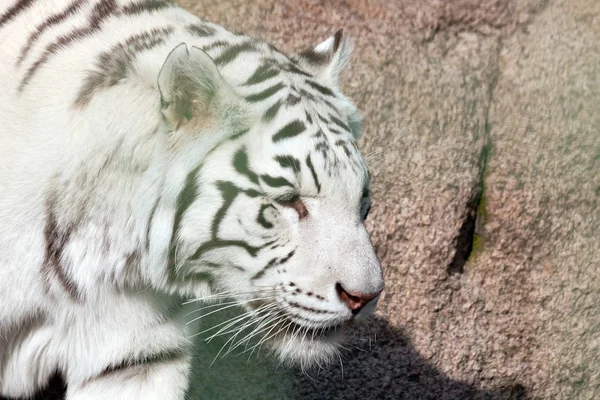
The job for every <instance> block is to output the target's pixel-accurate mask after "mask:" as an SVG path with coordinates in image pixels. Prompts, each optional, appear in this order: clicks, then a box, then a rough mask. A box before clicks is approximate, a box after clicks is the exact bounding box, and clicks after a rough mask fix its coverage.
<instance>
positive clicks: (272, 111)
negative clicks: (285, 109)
mask: <svg viewBox="0 0 600 400" xmlns="http://www.w3.org/2000/svg"><path fill="white" fill-rule="evenodd" d="M281 103H282V101H281V100H277V102H276V103H275V104H273V105H272V106H271V107H269V109H268V110H267V111H266V112H265V115H263V117H262V120H263V122H265V123H267V122H271V121H272V120H273V118H275V116H276V115H277V112H278V111H279V109H280V108H281Z"/></svg>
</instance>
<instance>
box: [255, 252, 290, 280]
mask: <svg viewBox="0 0 600 400" xmlns="http://www.w3.org/2000/svg"><path fill="white" fill-rule="evenodd" d="M295 252H296V250H292V251H290V252H289V253H288V254H287V255H286V256H285V257H283V258H281V259H277V258H273V259H272V260H270V261H269V262H268V263H267V265H265V266H264V267H263V269H261V270H260V271H258V272H257V273H256V274H254V276H253V277H252V278H251V279H252V280H256V279H260V278H262V277H263V276H264V275H265V273H266V272H267V271H268V270H269V269H271V268H273V267H274V266H279V265H282V264H285V263H286V262H288V261H289V259H290V258H292V257H293V256H294V253H295Z"/></svg>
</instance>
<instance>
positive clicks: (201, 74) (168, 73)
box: [158, 43, 232, 130]
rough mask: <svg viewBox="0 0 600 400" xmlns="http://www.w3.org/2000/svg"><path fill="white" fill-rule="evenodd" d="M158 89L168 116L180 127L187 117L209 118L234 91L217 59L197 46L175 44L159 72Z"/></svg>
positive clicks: (165, 113)
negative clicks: (219, 68)
mask: <svg viewBox="0 0 600 400" xmlns="http://www.w3.org/2000/svg"><path fill="white" fill-rule="evenodd" d="M158 90H159V92H160V99H161V108H162V113H163V115H164V117H165V120H166V121H167V123H168V124H169V125H170V127H171V128H173V129H174V130H177V129H178V128H179V127H180V126H182V125H184V124H185V123H187V122H188V121H191V120H198V119H208V118H211V117H214V116H215V110H216V108H217V107H219V103H220V102H222V101H223V99H224V97H226V96H227V95H228V94H230V93H232V90H231V88H230V87H229V85H228V84H227V82H225V80H224V79H223V77H222V76H221V74H220V73H219V70H218V69H217V66H216V65H215V63H214V61H213V60H212V59H211V58H210V56H209V55H208V54H206V53H205V52H204V51H202V50H200V49H199V48H197V47H193V46H192V47H191V48H190V49H189V50H188V48H187V45H186V44H185V43H181V44H180V45H178V46H177V47H175V48H174V49H173V50H172V51H171V52H170V53H169V55H168V56H167V58H166V60H165V62H164V63H163V66H162V68H161V69H160V72H159V73H158Z"/></svg>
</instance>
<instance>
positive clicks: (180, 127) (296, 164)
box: [158, 31, 383, 367]
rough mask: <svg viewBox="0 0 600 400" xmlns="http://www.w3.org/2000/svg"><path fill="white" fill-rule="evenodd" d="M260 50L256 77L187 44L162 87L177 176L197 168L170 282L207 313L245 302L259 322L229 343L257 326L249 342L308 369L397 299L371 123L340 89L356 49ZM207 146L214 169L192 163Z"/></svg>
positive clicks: (177, 222) (177, 219) (184, 195)
mask: <svg viewBox="0 0 600 400" xmlns="http://www.w3.org/2000/svg"><path fill="white" fill-rule="evenodd" d="M252 46H253V48H252V51H247V52H246V54H244V55H243V57H245V59H244V60H242V61H245V63H244V62H242V61H239V60H238V61H239V62H236V63H230V64H227V63H226V65H224V66H223V65H220V64H219V62H218V61H217V59H221V58H222V57H219V56H218V53H215V54H216V55H215V54H213V55H212V56H213V58H211V57H210V56H208V55H207V53H205V52H204V51H202V50H200V49H197V48H195V47H191V48H190V49H189V50H188V48H187V46H186V45H185V44H182V45H180V46H178V47H176V48H175V49H174V50H173V51H172V52H171V53H170V55H169V56H168V57H167V60H166V61H165V63H164V65H163V67H162V69H161V72H160V74H159V78H158V86H159V89H160V93H161V98H162V109H163V116H164V124H165V129H167V130H168V131H169V135H171V137H170V139H169V140H170V147H171V148H177V149H178V156H177V161H176V162H175V161H174V163H175V164H177V165H178V168H180V167H181V166H182V165H186V168H187V169H186V173H185V174H181V173H180V174H179V178H178V179H179V181H181V187H183V189H182V190H180V191H179V193H178V195H177V201H176V206H175V209H176V212H175V216H174V228H173V239H172V241H171V245H170V248H169V251H168V253H169V261H168V263H169V275H170V276H169V279H170V280H171V281H172V282H176V285H177V286H178V287H179V288H183V290H184V291H186V293H188V294H196V295H197V294H198V293H199V290H198V289H197V288H198V287H199V286H198V285H200V287H202V288H204V289H207V290H210V292H209V293H212V294H209V295H206V292H202V291H200V292H201V293H203V294H204V296H203V297H204V298H206V299H211V298H215V299H220V298H223V297H224V296H227V297H230V298H232V299H233V300H234V301H235V303H236V304H239V305H240V306H242V307H243V308H244V309H245V311H246V314H244V315H243V316H241V317H240V318H239V319H238V320H237V325H236V323H235V321H233V322H232V323H231V324H230V325H229V326H228V328H227V329H226V330H228V331H231V330H232V329H233V330H235V329H236V327H237V328H239V329H240V330H242V329H246V328H248V327H249V326H252V328H251V329H250V330H249V334H248V335H245V334H244V335H240V336H239V339H240V341H241V340H243V339H249V338H251V337H255V336H256V337H261V339H260V342H261V343H262V341H265V342H266V343H269V344H270V345H271V348H272V349H274V350H275V351H276V352H277V353H278V354H279V355H280V356H281V358H282V359H283V360H286V361H291V362H295V363H299V364H301V365H302V366H303V367H304V366H309V365H312V364H314V363H321V362H323V361H327V360H329V359H331V358H332V357H333V356H334V355H335V354H336V352H337V347H338V343H339V342H340V335H339V332H340V330H341V329H342V328H343V326H344V325H346V324H348V323H349V322H350V321H352V320H354V319H356V318H359V317H361V316H363V315H365V314H368V313H369V312H370V311H372V309H373V308H374V305H375V303H376V301H377V298H378V296H379V294H380V293H381V291H382V290H383V277H382V270H381V265H380V263H379V261H378V259H377V256H376V254H375V251H374V249H373V246H372V244H371V241H370V239H369V235H368V233H367V231H366V229H365V226H364V224H363V222H364V220H365V218H366V216H367V213H368V212H369V207H370V191H369V181H370V175H369V173H368V171H367V168H366V166H365V163H364V161H363V159H362V157H361V155H360V153H359V150H358V148H357V146H356V140H357V138H358V136H359V134H360V120H359V118H358V116H357V112H356V109H355V107H354V106H353V105H352V104H351V103H350V101H349V100H348V99H347V98H346V97H344V96H343V95H342V94H341V93H340V91H339V89H338V85H337V82H338V77H339V74H340V72H341V70H342V67H343V65H344V63H345V62H346V60H347V59H348V56H349V54H350V52H351V45H350V43H349V41H348V40H347V39H346V38H344V37H343V35H342V34H341V31H340V32H338V33H337V34H336V35H335V36H332V37H331V38H329V39H328V40H326V41H325V42H323V43H322V44H320V45H319V46H317V47H316V48H315V49H313V50H310V51H306V52H304V53H300V54H298V55H296V56H293V57H291V58H288V57H286V56H284V55H283V54H281V53H279V52H277V51H276V50H275V49H273V48H272V47H270V46H268V45H266V44H264V43H262V42H252ZM222 51H223V53H221V54H224V53H225V52H227V48H224V49H222ZM243 57H242V58H243ZM244 65H254V66H255V67H253V68H247V67H246V68H243V66H244ZM196 145H198V146H201V147H202V148H203V149H204V150H203V151H204V152H205V155H203V157H202V159H201V160H200V161H198V158H197V155H195V153H194V151H192V150H189V151H188V150H185V149H188V148H189V149H193V148H194V146H196ZM174 186H176V185H174ZM181 187H180V189H181ZM224 326H227V325H224Z"/></svg>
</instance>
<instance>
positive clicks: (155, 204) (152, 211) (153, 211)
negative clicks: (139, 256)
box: [146, 197, 160, 251]
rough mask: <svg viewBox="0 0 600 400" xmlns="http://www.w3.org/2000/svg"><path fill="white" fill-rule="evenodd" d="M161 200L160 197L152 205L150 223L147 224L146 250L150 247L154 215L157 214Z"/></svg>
mask: <svg viewBox="0 0 600 400" xmlns="http://www.w3.org/2000/svg"><path fill="white" fill-rule="evenodd" d="M159 201H160V197H159V198H157V199H156V203H154V205H153V206H152V210H150V216H149V217H148V224H147V225H146V251H148V249H150V231H151V229H152V222H153V221H154V215H155V214H156V209H157V208H158V203H159Z"/></svg>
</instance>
